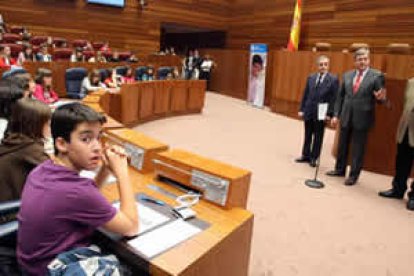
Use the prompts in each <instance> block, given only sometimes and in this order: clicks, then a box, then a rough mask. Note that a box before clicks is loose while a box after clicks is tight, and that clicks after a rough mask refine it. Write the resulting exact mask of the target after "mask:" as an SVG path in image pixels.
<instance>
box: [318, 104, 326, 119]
mask: <svg viewBox="0 0 414 276" xmlns="http://www.w3.org/2000/svg"><path fill="white" fill-rule="evenodd" d="M327 113H328V104H327V103H320V104H318V120H319V121H324V120H325V119H326V114H327Z"/></svg>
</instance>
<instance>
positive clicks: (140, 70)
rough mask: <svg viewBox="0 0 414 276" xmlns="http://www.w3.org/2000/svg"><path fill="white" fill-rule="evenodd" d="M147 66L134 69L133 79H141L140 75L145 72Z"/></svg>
mask: <svg viewBox="0 0 414 276" xmlns="http://www.w3.org/2000/svg"><path fill="white" fill-rule="evenodd" d="M147 69H148V68H147V66H140V67H137V68H136V69H135V80H139V81H141V80H142V75H144V74H145V73H146V72H147Z"/></svg>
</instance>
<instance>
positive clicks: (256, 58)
mask: <svg viewBox="0 0 414 276" xmlns="http://www.w3.org/2000/svg"><path fill="white" fill-rule="evenodd" d="M255 63H258V64H260V65H261V66H263V59H262V57H261V56H259V55H254V56H253V59H252V64H255Z"/></svg>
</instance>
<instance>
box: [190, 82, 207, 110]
mask: <svg viewBox="0 0 414 276" xmlns="http://www.w3.org/2000/svg"><path fill="white" fill-rule="evenodd" d="M206 88H207V82H206V81H190V83H189V88H188V101H187V104H188V106H187V109H188V110H189V111H195V112H200V110H202V109H203V107H204V99H205V97H206Z"/></svg>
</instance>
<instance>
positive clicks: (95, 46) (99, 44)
mask: <svg viewBox="0 0 414 276" xmlns="http://www.w3.org/2000/svg"><path fill="white" fill-rule="evenodd" d="M104 45H105V43H104V42H102V41H94V42H92V47H93V49H94V50H95V51H98V50H100V49H101V48H102V46H104Z"/></svg>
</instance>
